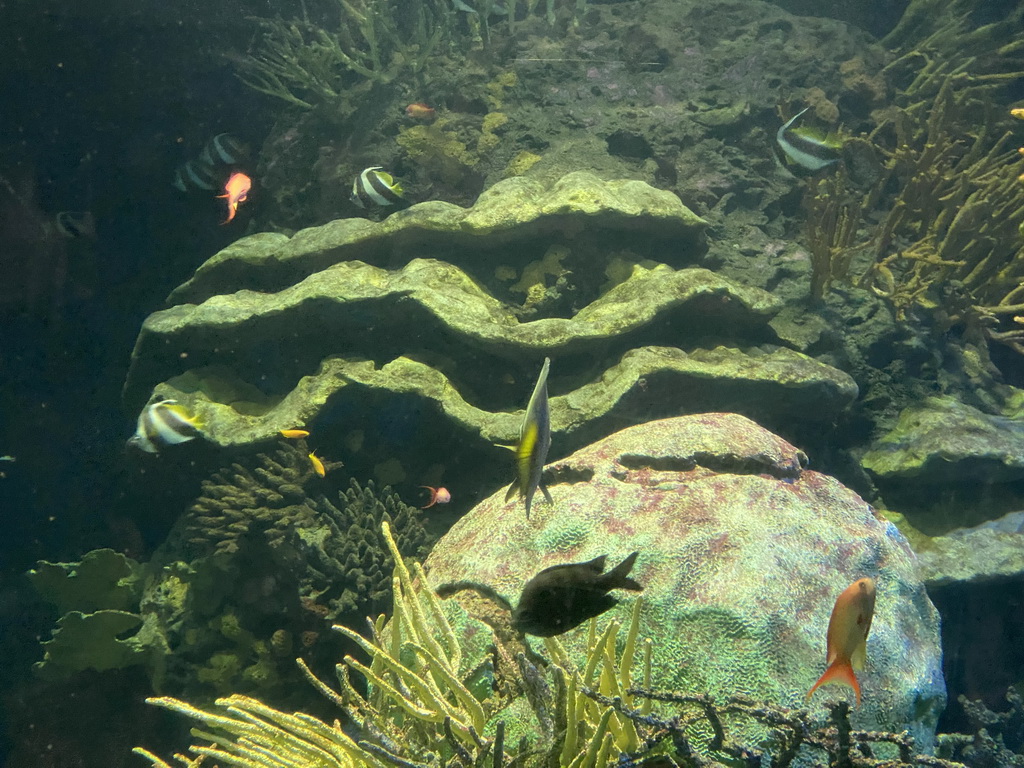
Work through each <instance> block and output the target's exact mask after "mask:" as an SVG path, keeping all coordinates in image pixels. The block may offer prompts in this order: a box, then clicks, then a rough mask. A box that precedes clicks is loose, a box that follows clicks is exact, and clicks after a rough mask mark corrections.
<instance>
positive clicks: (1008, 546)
mask: <svg viewBox="0 0 1024 768" xmlns="http://www.w3.org/2000/svg"><path fill="white" fill-rule="evenodd" d="M915 552H917V556H918V559H919V560H920V562H921V575H922V578H923V579H924V580H925V582H926V583H927V584H928V585H929V586H945V585H947V584H954V583H959V584H966V583H972V584H984V583H987V582H997V581H999V582H1005V581H1007V580H1010V579H1020V578H1021V576H1022V575H1024V512H1011V513H1009V514H1007V515H1004V516H1003V517H1001V518H999V519H998V520H992V521H989V522H986V523H982V524H981V525H976V526H974V527H972V528H957V529H956V530H953V531H950V532H948V533H946V534H943V535H942V536H933V537H930V538H928V539H926V540H925V541H923V542H922V543H921V544H920V545H919V546H917V547H915Z"/></svg>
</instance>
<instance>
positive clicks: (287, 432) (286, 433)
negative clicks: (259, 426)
mask: <svg viewBox="0 0 1024 768" xmlns="http://www.w3.org/2000/svg"><path fill="white" fill-rule="evenodd" d="M280 433H281V437H287V438H288V439H289V440H298V439H299V438H303V437H309V432H307V431H306V430H304V429H282V430H280Z"/></svg>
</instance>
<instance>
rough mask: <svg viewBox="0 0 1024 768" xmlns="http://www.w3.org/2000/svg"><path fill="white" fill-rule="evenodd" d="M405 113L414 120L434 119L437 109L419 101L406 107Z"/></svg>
mask: <svg viewBox="0 0 1024 768" xmlns="http://www.w3.org/2000/svg"><path fill="white" fill-rule="evenodd" d="M405 115H406V117H411V118H412V119H413V120H433V119H434V118H435V117H436V116H437V110H435V109H434V108H433V107H429V106H427V105H426V104H424V103H423V102H422V101H418V102H416V103H415V104H410V105H409V106H408V107H406V108H405Z"/></svg>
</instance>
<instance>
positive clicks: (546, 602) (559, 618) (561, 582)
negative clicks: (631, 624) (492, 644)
mask: <svg viewBox="0 0 1024 768" xmlns="http://www.w3.org/2000/svg"><path fill="white" fill-rule="evenodd" d="M638 554H639V552H633V553H632V554H631V555H629V557H627V558H626V559H625V560H623V561H622V562H621V563H619V564H618V565H617V566H615V567H614V568H613V569H612V570H610V571H608V573H604V563H605V560H606V559H607V557H608V555H601V556H600V557H595V558H594V559H593V560H590V561H589V562H586V563H565V564H564V565H553V566H551V567H550V568H545V569H544V570H543V571H541V572H540V573H538V574H537V575H536V576H534V577H533V578H532V579H530V580H529V581H528V582H526V586H525V587H523V594H522V595H520V597H519V604H518V605H517V606H516V608H515V610H514V611H512V626H513V627H515V628H516V629H517V630H519V631H520V632H523V633H525V634H527V635H535V636H537V637H554V636H555V635H560V634H562V633H563V632H568V631H569V630H570V629H573V628H574V627H578V626H579V625H580V624H582V623H583V622H584V621H586V620H587V619H590V618H593V617H594V616H600V615H601V614H602V613H604V612H605V611H607V610H608V609H609V608H614V607H615V606H616V605H618V602H619V601H618V600H616V599H615V598H614V597H612V596H611V595H609V594H608V592H609V591H610V590H612V589H631V590H633V591H634V592H642V591H643V587H642V586H640V584H638V583H637V582H636V581H634V580H633V579H631V578H630V577H629V572H630V571H631V570H632V569H633V564H634V563H635V562H636V558H637V555H638Z"/></svg>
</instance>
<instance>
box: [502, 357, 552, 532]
mask: <svg viewBox="0 0 1024 768" xmlns="http://www.w3.org/2000/svg"><path fill="white" fill-rule="evenodd" d="M550 368H551V358H550V357H545V358H544V365H543V367H542V368H541V369H540V376H538V377H537V385H536V386H535V387H534V388H533V394H532V395H530V402H529V404H528V405H527V406H526V415H525V416H524V417H523V425H522V426H521V427H520V428H519V444H518V445H516V447H515V449H514V450H515V452H516V471H517V473H518V476H517V477H516V479H515V480H514V481H513V482H512V485H510V486H509V487H508V493H506V494H505V501H508V500H509V499H511V498H512V496H514V495H515V494H516V493H518V494H519V495H520V496H522V497H523V498H524V499H526V519H527V520H529V519H530V505H531V504H532V503H533V495H534V494H535V493H536V492H537V489H538V488H540V491H541V493H543V494H544V498H545V499H546V500H547V502H548V504H553V503H554V502H553V501H552V500H551V494H550V493H548V489H547V488H545V487H544V486H543V485H541V484H540V479H541V475H543V474H544V462H545V461H546V460H547V457H548V449H549V448H550V447H551V414H550V412H549V411H548V370H549V369H550Z"/></svg>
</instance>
